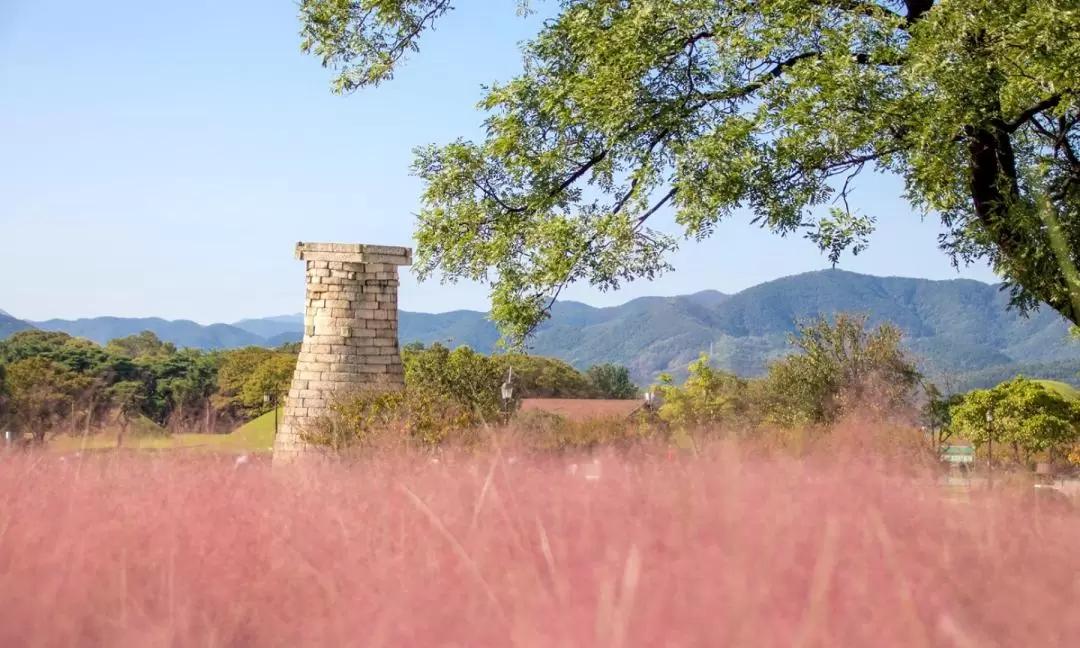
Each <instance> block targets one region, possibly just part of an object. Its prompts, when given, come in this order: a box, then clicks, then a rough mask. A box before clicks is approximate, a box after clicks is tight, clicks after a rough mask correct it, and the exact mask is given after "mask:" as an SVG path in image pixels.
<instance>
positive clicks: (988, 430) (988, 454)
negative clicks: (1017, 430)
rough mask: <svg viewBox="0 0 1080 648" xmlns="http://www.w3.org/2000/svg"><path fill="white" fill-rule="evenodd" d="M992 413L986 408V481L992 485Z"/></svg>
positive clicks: (989, 485) (991, 486)
mask: <svg viewBox="0 0 1080 648" xmlns="http://www.w3.org/2000/svg"><path fill="white" fill-rule="evenodd" d="M993 424H994V414H993V412H991V411H990V410H986V483H987V486H988V487H990V488H993V487H994V426H993Z"/></svg>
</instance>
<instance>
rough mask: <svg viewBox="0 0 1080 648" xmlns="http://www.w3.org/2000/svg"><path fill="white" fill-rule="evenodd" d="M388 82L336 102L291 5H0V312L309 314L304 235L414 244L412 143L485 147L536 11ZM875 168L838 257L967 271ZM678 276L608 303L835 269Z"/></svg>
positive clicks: (730, 227) (456, 300) (447, 42)
mask: <svg viewBox="0 0 1080 648" xmlns="http://www.w3.org/2000/svg"><path fill="white" fill-rule="evenodd" d="M457 4H458V5H459V9H458V10H456V11H455V12H452V13H451V14H449V15H448V16H446V17H445V18H444V20H443V22H442V23H441V24H440V26H439V29H438V30H437V31H436V32H433V33H429V34H428V35H427V38H426V39H425V40H424V41H423V43H422V49H421V52H420V53H419V54H418V55H415V56H414V57H413V58H412V59H411V60H410V61H409V63H408V64H407V65H406V66H405V67H403V68H402V69H401V70H400V72H399V73H398V75H397V78H395V79H394V80H393V81H392V82H390V83H388V84H386V85H384V86H382V87H380V88H377V89H374V90H369V91H363V92H361V93H357V94H354V95H352V96H349V97H340V96H336V95H333V94H331V93H330V91H329V78H330V73H329V71H327V70H324V69H322V68H321V67H320V65H319V63H318V61H317V59H315V58H314V57H309V56H305V55H303V54H301V53H300V49H299V41H300V39H299V36H298V31H299V23H298V19H297V16H296V8H295V5H294V4H293V2H290V1H277V0H275V1H273V2H268V1H267V0H227V1H221V0H218V1H216V2H214V1H210V0H187V1H186V2H177V3H168V2H164V1H161V0H159V1H157V2H146V1H145V0H141V1H137V0H116V1H113V2H108V3H97V2H85V0H54V1H51V2H42V1H40V0H0V141H2V142H3V143H4V144H3V153H4V155H3V157H2V158H0V241H2V242H3V252H2V253H0V308H3V309H4V310H7V311H9V312H11V313H12V314H14V315H16V316H18V317H24V318H27V319H33V320H41V319H46V318H51V317H63V318H75V317H88V316H97V315H116V316H129V317H134V316H159V317H165V318H168V319H180V318H183V319H192V320H195V321H198V322H202V323H210V322H216V321H234V320H236V319H240V318H243V317H257V316H263V315H273V314H280V313H291V312H297V311H300V310H302V305H303V269H302V267H301V265H300V263H299V262H297V261H295V260H293V257H292V250H293V246H294V244H295V242H296V241H300V240H305V241H338V242H363V243H380V244H388V245H412V225H413V222H412V214H413V213H415V211H416V210H417V209H418V206H419V202H418V197H419V193H420V189H421V187H420V183H419V181H418V180H417V179H416V178H413V177H411V176H410V175H409V174H408V167H409V163H410V161H411V149H412V148H413V147H414V146H416V145H422V144H426V143H430V142H435V143H442V142H446V141H449V140H451V139H453V138H455V137H458V136H466V137H476V136H477V135H478V134H479V130H478V127H479V125H480V123H481V121H482V118H483V115H482V114H481V113H479V112H477V111H476V110H475V104H476V102H477V101H478V100H479V99H480V97H481V90H480V85H481V84H484V83H491V82H493V81H505V80H508V79H509V78H510V77H512V76H513V75H514V74H515V73H516V72H517V71H518V69H519V58H518V50H517V43H518V42H520V41H521V40H523V39H526V38H528V37H529V36H530V35H532V34H533V33H535V30H536V28H537V24H538V18H537V17H532V18H529V19H522V18H519V17H517V16H516V15H515V11H514V6H515V4H516V3H515V2H513V1H512V0H499V1H495V0H462V1H461V2H459V3H457ZM899 188H900V187H899V185H898V183H896V182H895V181H892V180H891V179H889V178H882V177H877V178H872V179H871V178H868V179H866V180H863V181H862V182H861V183H860V186H859V189H860V191H859V197H858V199H857V201H856V203H855V205H854V206H856V207H859V208H861V209H863V210H871V209H872V210H873V213H875V214H876V215H877V216H878V218H879V230H878V234H877V236H876V237H875V239H874V242H873V245H872V247H871V248H870V250H869V251H867V252H866V253H864V254H863V255H860V256H859V257H855V258H851V257H847V258H845V259H844V260H843V261H842V263H841V265H840V267H841V268H844V269H847V270H852V271H856V272H865V273H869V274H877V275H904V276H917V277H927V278H933V279H949V278H956V277H970V278H974V279H980V280H984V281H994V280H995V277H994V276H993V274H992V273H991V272H990V271H989V270H988V269H987V268H985V267H971V268H967V269H963V270H962V271H961V272H960V273H957V272H956V270H954V269H953V268H952V266H951V265H950V263H949V260H948V259H947V258H946V257H945V256H944V255H943V254H942V253H941V252H940V251H938V249H937V247H936V236H937V234H938V232H939V227H938V225H937V224H936V223H935V222H931V221H929V220H928V221H925V222H924V221H922V220H921V219H920V218H919V217H918V216H917V215H915V214H912V213H911V211H910V210H909V209H908V208H907V206H906V204H905V203H903V202H902V201H900V200H899V199H898V198H897V195H898V193H899ZM672 261H673V263H674V265H675V266H676V271H675V272H673V273H670V274H668V275H666V276H665V277H663V278H661V279H660V280H658V281H655V282H653V283H636V284H631V285H629V286H627V287H625V288H624V289H623V290H621V291H619V292H616V293H598V292H596V291H593V290H591V289H590V288H588V287H587V286H576V287H574V288H572V289H571V290H569V291H567V292H566V293H565V296H566V298H568V299H576V300H580V301H584V302H587V303H591V304H596V305H611V304H617V303H621V302H624V301H627V300H629V299H632V298H633V297H637V296H641V295H672V294H681V293H689V292H694V291H698V290H703V289H706V288H713V289H717V290H721V291H724V292H736V291H738V290H741V289H743V288H746V287H749V286H752V285H754V284H758V283H761V282H763V281H768V280H770V279H775V278H777V277H781V276H785V275H790V274H794V273H798V272H804V271H808V270H816V269H821V268H826V267H829V263H828V260H827V259H826V258H824V257H823V256H822V255H821V254H820V253H819V252H818V250H817V249H816V248H815V247H814V245H813V244H812V243H810V242H809V241H805V240H803V239H801V238H792V239H780V238H778V237H775V236H773V235H771V234H768V233H767V232H764V231H761V230H758V229H757V228H754V227H751V226H749V225H748V224H747V219H746V218H742V219H734V220H732V221H730V222H727V223H724V224H723V225H721V226H720V227H719V228H718V230H717V232H716V234H715V235H714V236H713V237H712V238H711V239H709V240H708V241H706V242H704V243H700V244H698V243H694V242H692V241H687V242H685V243H683V246H682V249H681V250H680V251H679V253H678V254H676V255H675V256H674V257H673V258H672ZM486 300H487V288H486V287H485V286H481V285H466V284H458V285H456V286H441V285H440V284H439V283H438V281H437V280H431V281H428V282H426V283H423V284H419V283H417V282H416V281H415V280H414V279H413V277H412V276H411V275H410V274H409V273H408V272H403V273H402V287H401V295H400V303H401V307H402V308H404V309H406V310H414V311H426V312H442V311H447V310H454V309H458V308H472V309H477V310H485V309H486Z"/></svg>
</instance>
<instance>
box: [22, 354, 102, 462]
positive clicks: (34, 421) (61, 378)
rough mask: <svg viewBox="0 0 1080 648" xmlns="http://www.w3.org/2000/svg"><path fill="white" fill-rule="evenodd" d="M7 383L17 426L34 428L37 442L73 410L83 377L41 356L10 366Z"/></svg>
mask: <svg viewBox="0 0 1080 648" xmlns="http://www.w3.org/2000/svg"><path fill="white" fill-rule="evenodd" d="M5 374H6V376H5V384H6V388H7V390H8V393H9V398H10V407H11V416H12V419H13V421H14V423H15V427H16V429H17V430H20V431H22V432H30V434H31V435H33V437H34V441H35V442H37V443H39V444H40V443H44V442H45V436H46V434H47V433H48V432H49V431H50V430H52V429H54V428H55V427H56V425H57V423H59V422H60V421H61V420H62V419H64V418H65V417H67V416H69V415H70V413H71V405H72V403H73V402H74V401H75V397H76V394H77V393H78V392H79V390H80V389H82V388H83V385H82V382H83V377H82V376H80V375H79V374H77V373H75V372H74V371H72V370H70V369H68V368H67V367H65V366H64V365H62V364H60V363H58V362H54V361H52V360H49V359H47V358H44V357H41V356H37V357H33V358H26V359H25V360H19V361H18V362H14V363H12V364H10V365H8V366H7V368H6V371H5Z"/></svg>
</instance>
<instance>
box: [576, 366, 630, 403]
mask: <svg viewBox="0 0 1080 648" xmlns="http://www.w3.org/2000/svg"><path fill="white" fill-rule="evenodd" d="M585 375H586V376H588V378H589V382H590V383H592V386H593V388H594V389H595V390H596V392H597V395H598V396H599V397H600V398H616V399H630V398H637V397H638V388H637V385H635V384H634V381H633V380H631V379H630V370H629V369H627V368H626V367H624V366H622V365H616V364H610V363H607V364H598V365H594V366H592V367H589V370H588V371H586V372H585Z"/></svg>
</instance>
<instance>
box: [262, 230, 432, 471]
mask: <svg viewBox="0 0 1080 648" xmlns="http://www.w3.org/2000/svg"><path fill="white" fill-rule="evenodd" d="M296 258H297V259H300V260H302V261H304V262H305V264H306V265H307V275H306V284H307V305H306V308H305V309H304V341H303V342H302V343H301V346H300V358H299V359H298V360H297V363H296V371H295V372H294V373H293V377H292V384H291V385H290V387H289V394H288V397H287V398H286V400H285V412H284V417H283V420H282V423H281V427H280V428H279V430H278V434H277V438H275V439H274V463H275V464H278V463H283V462H286V461H288V460H289V459H292V458H294V457H295V456H296V455H297V454H299V453H301V452H303V451H304V450H306V449H307V447H306V444H305V443H304V442H303V440H302V439H301V437H300V434H301V432H302V431H303V429H304V427H305V426H306V425H307V424H309V423H312V422H314V421H316V420H317V419H318V418H319V417H320V416H322V415H324V414H328V413H329V411H330V405H331V404H332V402H333V400H334V398H335V397H336V396H338V395H340V394H342V393H344V392H347V391H349V390H352V389H356V388H359V387H364V386H366V385H371V384H373V383H376V382H378V383H380V384H388V385H391V386H393V385H398V386H401V387H404V386H405V376H404V371H403V369H402V366H401V354H400V350H399V349H398V307H397V291H398V274H397V268H398V266H407V265H410V264H411V263H412V250H410V249H409V248H404V247H387V246H382V245H360V244H351V243H350V244H343V243H297V244H296Z"/></svg>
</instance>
